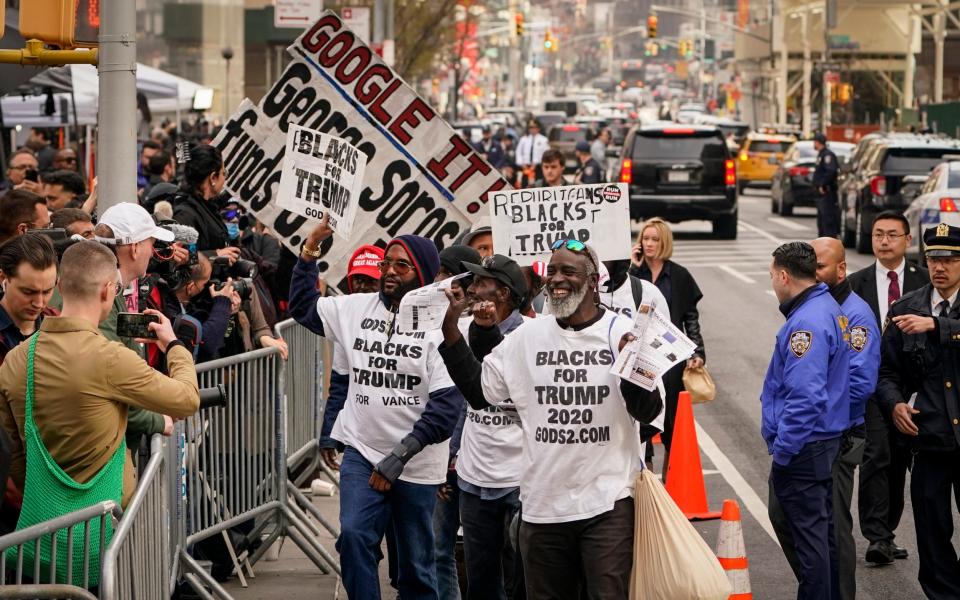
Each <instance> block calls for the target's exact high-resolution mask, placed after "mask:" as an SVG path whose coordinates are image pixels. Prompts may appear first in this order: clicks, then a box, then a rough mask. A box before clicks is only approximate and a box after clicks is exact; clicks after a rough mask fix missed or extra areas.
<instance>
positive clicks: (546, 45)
mask: <svg viewBox="0 0 960 600" xmlns="http://www.w3.org/2000/svg"><path fill="white" fill-rule="evenodd" d="M552 48H553V40H552V39H550V30H549V29H548V30H547V32H546V33H544V34H543V49H544V50H546V51H547V52H549V51H550V50H551V49H552Z"/></svg>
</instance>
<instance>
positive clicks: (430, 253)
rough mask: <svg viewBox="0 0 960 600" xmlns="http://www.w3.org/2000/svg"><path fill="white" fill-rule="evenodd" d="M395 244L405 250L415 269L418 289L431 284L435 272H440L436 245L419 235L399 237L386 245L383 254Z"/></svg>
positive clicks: (434, 277) (435, 274)
mask: <svg viewBox="0 0 960 600" xmlns="http://www.w3.org/2000/svg"><path fill="white" fill-rule="evenodd" d="M394 244H397V245H399V246H401V247H403V249H404V250H406V252H407V255H408V256H409V257H410V260H412V261H413V263H414V266H415V267H416V271H417V277H419V279H420V287H423V286H425V285H427V284H428V283H433V280H434V279H436V277H437V271H439V270H440V254H439V253H438V252H437V245H436V244H434V243H433V240H428V239H427V238H425V237H423V236H419V235H401V236H399V237H397V238H394V239H393V240H391V241H390V243H389V244H387V247H386V248H385V249H384V253H386V251H387V250H390V246H393V245H394Z"/></svg>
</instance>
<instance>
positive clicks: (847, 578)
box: [769, 237, 880, 600]
mask: <svg viewBox="0 0 960 600" xmlns="http://www.w3.org/2000/svg"><path fill="white" fill-rule="evenodd" d="M810 245H811V246H812V247H813V250H814V252H816V255H817V281H820V282H822V283H825V284H827V286H829V288H830V294H831V295H832V296H833V299H834V300H836V301H837V304H839V305H840V311H841V313H842V314H843V316H844V317H846V318H847V329H846V333H847V337H848V340H849V341H848V344H849V347H850V428H849V429H847V430H846V431H845V432H844V433H843V437H842V438H841V439H840V454H839V456H837V460H836V462H834V463H833V472H832V475H833V530H834V538H835V540H836V546H837V573H838V576H839V583H840V587H839V595H838V596H837V597H838V598H840V600H853V599H854V598H856V595H857V573H856V569H857V545H856V543H855V542H854V540H853V515H851V514H850V502H851V501H852V500H853V472H854V470H856V468H857V466H858V465H859V464H860V460H861V459H862V458H863V448H864V438H865V436H866V429H865V427H864V414H865V412H866V404H867V399H868V398H869V397H870V396H871V395H872V394H873V390H874V389H875V388H876V386H877V369H878V368H879V367H880V330H879V329H878V328H877V321H876V319H875V318H874V316H873V312H872V311H871V310H870V306H869V305H868V304H867V303H866V302H864V301H863V299H862V298H861V297H860V296H858V295H857V294H856V293H854V292H853V290H852V289H851V288H850V282H849V281H847V263H846V257H845V253H844V250H843V244H841V243H840V240H838V239H836V238H829V237H824V238H817V239H815V240H813V241H812V242H810ZM769 506H770V514H771V517H772V518H771V520H772V522H773V527H774V530H775V531H776V533H777V539H779V540H780V546H781V547H782V548H783V553H784V555H786V557H787V562H788V563H790V568H792V569H793V572H794V574H795V575H797V577H798V578H799V576H800V573H801V566H800V563H799V561H798V559H797V554H796V552H794V550H793V547H794V540H793V535H792V534H791V533H790V527H789V524H788V523H787V520H786V516H785V515H784V513H783V510H782V509H781V507H780V505H779V502H778V501H777V497H776V495H775V494H770V502H769Z"/></svg>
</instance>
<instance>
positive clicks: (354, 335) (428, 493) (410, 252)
mask: <svg viewBox="0 0 960 600" xmlns="http://www.w3.org/2000/svg"><path fill="white" fill-rule="evenodd" d="M332 234H333V230H332V229H331V228H330V226H329V224H328V219H327V217H324V219H323V220H322V221H321V222H320V224H319V225H317V227H316V228H314V230H313V231H311V232H310V234H309V236H308V237H307V240H306V241H305V242H304V245H303V248H302V250H301V255H300V258H299V260H298V261H297V265H296V267H295V268H294V271H293V278H292V280H291V282H290V314H291V315H292V316H293V317H294V318H295V319H296V320H297V321H298V322H299V323H300V324H302V325H304V326H305V327H307V328H308V329H310V330H311V331H313V332H314V333H316V334H317V335H322V336H325V337H328V338H329V339H331V340H333V341H335V342H337V343H339V344H340V346H341V347H342V348H343V349H344V351H345V352H344V354H345V357H346V359H347V360H346V367H347V368H348V369H349V370H348V373H349V376H350V382H349V389H348V393H347V403H346V405H345V406H344V408H343V410H342V411H341V412H340V414H339V416H338V417H337V421H336V423H335V424H334V426H333V431H332V433H331V437H332V438H333V439H335V440H337V441H339V442H341V443H342V444H344V446H345V451H344V454H343V461H342V464H341V465H340V491H341V495H340V499H341V500H340V538H339V539H338V540H337V550H338V551H339V552H340V556H341V561H340V562H341V565H342V569H343V582H344V587H345V589H346V591H347V594H348V595H349V596H350V597H351V598H374V597H379V595H380V578H379V575H378V573H377V563H378V561H379V559H380V543H381V541H382V540H383V536H384V533H385V531H386V529H387V525H388V523H389V522H390V521H391V520H392V522H393V524H394V528H395V531H396V534H397V558H398V565H397V567H398V568H397V587H398V589H399V590H400V596H401V597H402V598H405V599H406V598H410V599H424V600H427V599H429V600H435V599H436V598H437V591H436V589H437V579H436V564H435V560H434V536H433V526H432V518H431V517H432V515H433V509H434V505H435V503H436V495H437V487H438V484H440V483H443V482H444V481H445V480H446V471H447V460H448V458H449V456H448V446H449V443H448V440H449V438H450V434H451V433H452V432H453V428H454V426H455V425H456V422H457V418H458V417H459V415H460V412H461V410H462V406H463V397H462V396H461V395H460V394H459V393H458V392H457V389H456V388H455V387H454V385H453V382H452V381H451V380H450V377H449V375H447V371H446V369H445V367H444V365H443V362H442V360H441V359H440V356H439V354H438V353H437V346H438V345H439V344H440V342H441V341H442V340H441V339H440V332H438V331H434V332H407V331H401V330H399V329H398V327H397V323H396V319H397V311H398V309H399V305H400V300H401V298H403V296H404V295H405V294H407V293H408V292H410V291H411V290H415V289H417V288H419V287H421V286H424V285H426V284H428V283H431V282H432V281H433V278H434V277H435V276H436V274H437V270H438V269H439V267H440V257H439V255H438V253H437V249H436V246H435V245H434V244H433V242H432V241H430V240H428V239H426V238H423V237H420V236H416V235H402V236H400V237H398V238H396V239H394V240H391V241H390V242H389V243H388V244H387V246H386V249H385V252H384V259H383V260H382V261H381V262H380V264H379V270H380V273H381V279H380V292H379V293H376V294H374V293H370V294H353V295H351V296H338V297H331V298H322V297H321V296H320V293H319V292H318V291H317V289H316V281H317V277H318V275H319V269H318V267H317V263H316V259H317V258H319V257H320V256H321V255H322V251H321V250H320V244H321V242H323V241H324V240H326V239H327V238H329V237H330V236H331V235H332Z"/></svg>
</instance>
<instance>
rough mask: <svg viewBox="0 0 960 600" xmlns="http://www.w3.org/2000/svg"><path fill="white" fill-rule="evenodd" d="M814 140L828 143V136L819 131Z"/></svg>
mask: <svg viewBox="0 0 960 600" xmlns="http://www.w3.org/2000/svg"><path fill="white" fill-rule="evenodd" d="M813 141H815V142H820V143H821V144H826V143H827V136H825V135H823V134H822V133H818V134H816V135H814V136H813Z"/></svg>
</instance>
